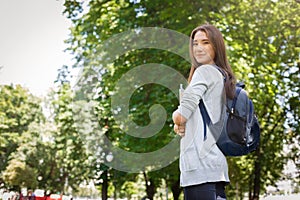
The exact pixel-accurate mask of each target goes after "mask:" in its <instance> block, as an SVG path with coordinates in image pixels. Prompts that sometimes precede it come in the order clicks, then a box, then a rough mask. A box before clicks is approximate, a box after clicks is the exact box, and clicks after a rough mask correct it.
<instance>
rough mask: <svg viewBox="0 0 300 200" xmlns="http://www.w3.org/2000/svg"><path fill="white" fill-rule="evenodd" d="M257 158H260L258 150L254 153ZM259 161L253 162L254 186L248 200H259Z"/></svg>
mask: <svg viewBox="0 0 300 200" xmlns="http://www.w3.org/2000/svg"><path fill="white" fill-rule="evenodd" d="M255 154H256V156H257V158H259V157H260V148H257V149H256V152H255ZM260 171H261V166H260V160H259V159H256V160H255V167H254V185H253V196H252V198H251V199H250V200H259V193H260Z"/></svg>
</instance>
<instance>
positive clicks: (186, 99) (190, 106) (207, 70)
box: [176, 65, 223, 119]
mask: <svg viewBox="0 0 300 200" xmlns="http://www.w3.org/2000/svg"><path fill="white" fill-rule="evenodd" d="M220 85H221V87H222V88H223V77H222V75H221V73H220V72H218V70H217V69H216V68H215V67H214V66H212V65H202V66H201V67H198V68H197V69H196V70H195V72H194V75H193V77H192V80H191V82H190V84H189V85H188V87H187V88H186V89H185V91H184V93H183V96H182V98H181V101H180V105H179V107H178V109H177V111H176V112H179V113H180V114H181V115H182V116H183V117H185V118H186V119H189V118H190V116H191V115H192V113H193V112H194V111H195V110H196V108H198V104H199V101H200V99H203V97H204V96H205V95H206V96H208V98H209V97H213V96H214V95H212V94H206V93H214V92H215V91H214V88H216V86H220ZM216 92H219V91H216Z"/></svg>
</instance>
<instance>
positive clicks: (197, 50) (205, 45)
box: [193, 31, 215, 64]
mask: <svg viewBox="0 0 300 200" xmlns="http://www.w3.org/2000/svg"><path fill="white" fill-rule="evenodd" d="M193 54H194V57H195V59H196V60H197V62H198V63H201V64H214V58H215V51H214V48H213V46H212V44H211V43H210V41H209V39H208V37H207V35H206V33H205V32H203V31H198V32H197V33H196V34H195V36H194V40H193Z"/></svg>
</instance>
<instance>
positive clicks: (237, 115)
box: [199, 66, 260, 156]
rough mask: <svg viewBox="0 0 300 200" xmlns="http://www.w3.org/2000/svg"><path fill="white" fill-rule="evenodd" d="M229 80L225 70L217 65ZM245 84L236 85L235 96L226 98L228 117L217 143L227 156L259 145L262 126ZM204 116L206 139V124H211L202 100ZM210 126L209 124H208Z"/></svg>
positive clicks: (236, 154) (244, 153) (237, 154)
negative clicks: (260, 126)
mask: <svg viewBox="0 0 300 200" xmlns="http://www.w3.org/2000/svg"><path fill="white" fill-rule="evenodd" d="M215 67H216V68H217V69H218V70H219V71H220V72H221V73H222V75H223V76H224V84H225V83H226V81H227V76H226V74H225V72H224V71H223V70H222V69H221V68H219V67H217V66H215ZM244 87H245V84H243V83H238V84H237V85H236V90H235V95H234V98H233V99H231V98H228V97H227V98H226V117H225V122H224V126H223V129H222V132H221V135H220V136H219V138H218V139H217V145H218V147H219V148H220V150H221V151H222V152H223V154H224V155H225V156H242V155H247V154H249V153H250V152H252V151H254V150H255V149H256V148H257V146H258V145H259V141H260V128H259V123H258V120H257V116H256V115H255V112H254V107H253V103H252V101H251V99H249V97H248V95H247V92H246V91H245V90H244ZM199 108H200V112H201V115H202V118H203V122H204V124H205V126H204V139H205V138H206V125H210V118H209V115H208V113H207V111H206V108H205V106H204V103H203V101H202V100H200V103H199ZM208 127H209V126H208Z"/></svg>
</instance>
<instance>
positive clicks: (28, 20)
mask: <svg viewBox="0 0 300 200" xmlns="http://www.w3.org/2000/svg"><path fill="white" fill-rule="evenodd" d="M62 12H63V0H0V84H1V85H3V84H14V85H15V84H20V85H22V86H23V87H26V88H28V89H29V91H30V92H31V93H32V94H34V95H37V96H44V95H46V94H47V92H48V91H49V88H51V87H53V85H54V81H55V79H56V77H57V70H58V69H59V68H61V67H62V66H63V65H69V66H70V65H71V64H72V63H73V60H72V55H70V53H67V52H64V50H65V49H66V47H67V44H65V43H64V40H66V39H68V35H69V33H70V31H69V27H70V26H71V22H70V20H68V19H67V18H66V17H65V16H63V14H62Z"/></svg>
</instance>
